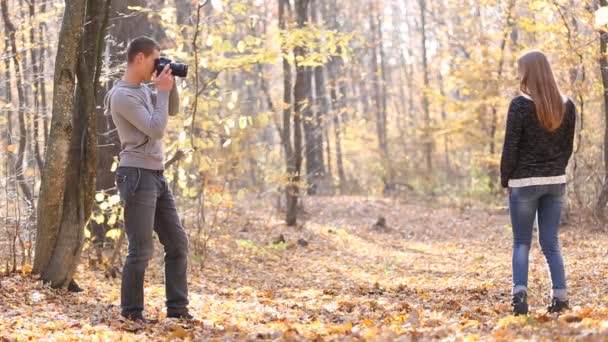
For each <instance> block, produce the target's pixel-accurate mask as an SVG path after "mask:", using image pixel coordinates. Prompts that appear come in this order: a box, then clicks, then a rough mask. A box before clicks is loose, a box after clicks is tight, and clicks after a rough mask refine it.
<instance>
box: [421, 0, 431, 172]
mask: <svg viewBox="0 0 608 342" xmlns="http://www.w3.org/2000/svg"><path fill="white" fill-rule="evenodd" d="M418 5H419V7H420V33H421V38H420V44H421V45H420V46H421V49H422V72H423V74H424V89H423V90H422V110H423V111H424V130H425V134H424V141H425V142H424V146H425V156H426V170H427V172H428V173H429V174H430V172H431V171H432V170H433V160H432V157H433V137H432V135H431V113H430V109H429V106H430V105H429V97H428V94H427V92H428V91H429V86H430V81H429V66H428V60H427V59H428V58H427V51H426V50H427V49H426V44H427V37H426V36H427V32H426V0H418Z"/></svg>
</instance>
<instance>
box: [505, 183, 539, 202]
mask: <svg viewBox="0 0 608 342" xmlns="http://www.w3.org/2000/svg"><path fill="white" fill-rule="evenodd" d="M509 189H510V191H511V192H510V195H509V196H510V197H511V198H512V199H515V200H524V201H525V200H528V199H532V198H534V197H535V196H536V192H537V191H538V186H536V185H531V186H522V187H514V188H509Z"/></svg>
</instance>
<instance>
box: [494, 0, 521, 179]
mask: <svg viewBox="0 0 608 342" xmlns="http://www.w3.org/2000/svg"><path fill="white" fill-rule="evenodd" d="M514 7H515V0H511V1H510V2H509V4H508V7H507V18H506V21H505V27H504V29H503V34H502V38H501V40H500V58H499V60H498V77H497V80H499V82H502V74H503V70H504V62H505V51H506V46H507V41H508V39H509V30H508V29H507V28H509V27H512V25H511V17H512V14H513V9H514ZM499 94H500V90H499V85H498V83H497V84H496V85H495V87H494V96H499ZM491 120H492V121H491V122H490V155H491V156H493V155H494V154H495V153H496V126H497V125H498V113H497V109H496V106H492V116H491ZM498 177H499V174H498V166H494V165H491V166H490V184H489V185H490V189H496V188H497V186H498V183H499V180H498Z"/></svg>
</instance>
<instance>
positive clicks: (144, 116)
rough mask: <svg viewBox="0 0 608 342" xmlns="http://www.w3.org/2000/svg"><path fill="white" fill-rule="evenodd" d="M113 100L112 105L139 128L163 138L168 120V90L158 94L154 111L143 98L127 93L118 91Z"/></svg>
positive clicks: (155, 136) (148, 134)
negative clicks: (151, 110) (150, 109)
mask: <svg viewBox="0 0 608 342" xmlns="http://www.w3.org/2000/svg"><path fill="white" fill-rule="evenodd" d="M111 101H112V103H111V106H112V107H113V108H114V109H115V110H116V111H117V112H118V113H120V115H121V116H122V117H124V118H125V119H126V120H127V121H129V122H130V123H131V124H132V125H133V126H135V127H136V128H137V129H138V130H140V131H142V132H143V133H144V134H145V135H147V136H149V137H151V138H153V139H157V140H159V139H162V137H163V134H164V131H165V128H166V127H167V120H168V118H167V114H168V110H169V93H168V92H165V91H162V92H159V93H158V94H157V96H156V105H155V108H154V112H153V113H151V112H150V111H149V110H148V108H147V107H146V105H145V104H144V103H143V102H142V100H140V99H138V98H137V97H135V96H131V95H129V94H127V93H123V92H116V93H115V94H114V95H113V96H112V100H111Z"/></svg>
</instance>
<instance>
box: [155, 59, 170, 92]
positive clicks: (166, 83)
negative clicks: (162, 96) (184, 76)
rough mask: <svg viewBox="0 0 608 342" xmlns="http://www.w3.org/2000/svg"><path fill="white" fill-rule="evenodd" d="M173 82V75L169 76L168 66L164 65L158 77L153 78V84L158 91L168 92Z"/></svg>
mask: <svg viewBox="0 0 608 342" xmlns="http://www.w3.org/2000/svg"><path fill="white" fill-rule="evenodd" d="M155 74H156V73H155ZM173 82H174V80H173V75H171V68H170V67H169V64H167V65H165V68H164V69H163V71H161V73H160V75H158V76H155V77H154V84H155V85H156V89H157V90H158V91H166V92H169V91H170V90H171V88H173Z"/></svg>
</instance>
